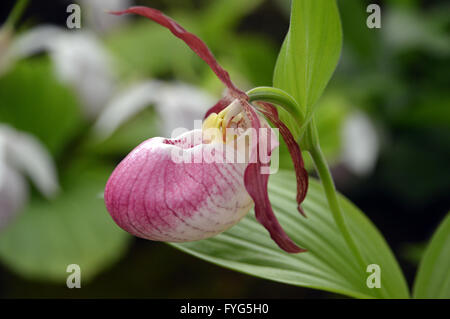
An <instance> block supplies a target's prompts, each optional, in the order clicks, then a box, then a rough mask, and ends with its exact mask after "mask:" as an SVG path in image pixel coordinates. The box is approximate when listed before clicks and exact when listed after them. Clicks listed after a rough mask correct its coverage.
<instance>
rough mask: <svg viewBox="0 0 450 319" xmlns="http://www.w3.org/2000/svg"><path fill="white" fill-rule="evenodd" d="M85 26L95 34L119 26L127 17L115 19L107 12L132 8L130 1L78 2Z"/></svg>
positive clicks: (98, 0)
mask: <svg viewBox="0 0 450 319" xmlns="http://www.w3.org/2000/svg"><path fill="white" fill-rule="evenodd" d="M78 3H79V4H80V6H81V11H82V13H83V18H84V19H85V21H86V22H87V26H88V27H89V28H91V29H93V30H95V31H96V32H101V33H103V32H106V31H109V30H111V29H114V28H115V27H117V26H119V25H121V24H122V23H123V22H124V21H126V20H128V17H125V16H124V17H117V16H112V15H110V14H107V13H106V12H107V11H120V10H125V9H127V8H128V7H131V6H132V4H133V3H132V1H130V0H78Z"/></svg>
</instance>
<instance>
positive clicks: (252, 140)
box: [104, 7, 308, 253]
mask: <svg viewBox="0 0 450 319" xmlns="http://www.w3.org/2000/svg"><path fill="white" fill-rule="evenodd" d="M112 13H113V14H116V15H122V14H127V13H134V14H138V15H142V16H144V17H147V18H149V19H151V20H153V21H155V22H157V23H159V24H160V25H162V26H164V27H166V28H168V29H169V30H170V31H171V32H172V33H173V34H174V35H175V36H176V37H178V38H180V39H181V40H183V41H184V42H185V43H186V44H187V45H188V46H189V47H190V48H191V49H192V50H193V51H194V52H195V53H196V54H197V55H198V56H199V57H200V58H202V59H203V60H204V61H205V62H206V63H207V64H208V65H209V66H210V68H211V69H212V70H213V72H214V73H215V74H216V75H217V77H218V78H219V79H220V80H221V81H222V82H223V83H224V84H225V86H226V87H227V89H228V90H227V94H226V95H225V96H224V97H223V98H222V99H220V100H219V101H218V102H217V103H216V104H215V105H214V106H213V107H212V108H211V109H210V110H209V111H208V112H207V113H206V116H205V120H204V122H203V126H202V129H201V130H193V131H188V132H185V133H184V134H182V135H180V136H178V137H176V138H171V139H169V138H163V137H155V138H150V139H148V140H146V141H144V142H143V143H141V144H140V145H139V146H137V147H136V148H135V149H134V150H133V151H132V152H131V153H130V154H128V155H127V156H126V157H125V159H123V160H122V162H121V163H120V164H119V165H118V166H117V167H116V168H115V170H114V171H113V173H112V175H111V176H110V178H109V180H108V182H107V184H106V188H105V193H104V199H105V204H106V208H107V210H108V211H109V213H110V214H111V216H112V218H113V219H114V221H115V222H116V223H117V224H118V225H119V226H120V227H121V228H123V229H124V230H126V231H128V232H129V233H131V234H133V235H135V236H138V237H141V238H145V239H150V240H155V241H168V242H186V241H193V240H200V239H204V238H209V237H212V236H214V235H216V234H219V233H221V232H223V231H225V230H226V229H228V228H230V227H231V226H233V225H234V224H236V223H237V222H239V220H241V219H242V218H243V217H244V216H245V215H246V214H247V213H248V212H249V210H250V209H251V208H252V207H253V206H254V211H255V216H256V219H257V220H258V221H259V222H260V223H261V224H262V225H263V226H264V227H265V228H266V229H267V230H268V232H269V233H270V236H271V237H272V239H273V240H274V241H275V242H276V243H277V244H278V246H279V247H280V248H282V249H283V250H285V251H286V252H289V253H298V252H303V251H305V249H303V248H300V247H299V246H297V244H295V243H294V242H293V241H292V240H291V239H290V238H289V237H288V235H287V234H286V233H285V232H284V230H283V228H282V227H281V225H280V224H279V222H278V221H277V219H276V217H275V214H274V212H273V210H272V207H271V204H270V200H269V195H268V190H267V184H268V179H269V174H268V171H269V170H268V168H269V167H268V166H269V164H270V163H269V162H270V157H271V154H272V151H273V150H274V149H275V148H276V147H277V146H278V141H277V139H276V137H277V136H276V134H275V131H274V130H273V129H272V128H271V127H270V126H269V124H268V123H267V122H266V120H265V119H264V118H263V116H265V117H266V118H268V119H269V120H270V121H271V122H272V124H273V125H274V126H276V127H277V128H278V129H279V131H280V133H281V135H282V137H283V138H284V140H285V142H286V144H287V145H288V147H289V151H290V154H291V157H292V159H293V161H294V167H295V173H296V176H297V202H298V210H299V211H300V212H301V213H302V214H303V215H304V212H303V210H302V208H301V207H300V204H301V203H302V201H303V200H304V198H305V196H306V191H307V188H308V177H307V172H306V170H305V169H304V165H303V159H302V156H301V151H300V148H299V145H298V144H297V143H296V141H295V139H294V138H293V136H292V134H291V132H290V131H289V129H288V128H287V126H286V125H285V124H283V122H282V121H281V120H280V119H279V117H278V113H277V109H276V108H275V107H274V106H273V105H272V104H270V103H266V102H259V103H255V105H252V104H250V103H249V97H248V96H247V94H246V93H245V92H243V91H241V90H240V89H238V88H237V87H236V86H235V85H234V84H233V82H232V81H231V79H230V76H229V74H228V72H227V71H225V70H224V69H223V68H222V67H221V66H220V65H219V64H218V62H217V61H216V60H215V58H214V56H213V54H212V53H211V51H210V50H209V49H208V47H207V46H206V45H205V43H203V42H202V41H201V40H200V39H199V38H198V37H197V36H195V35H194V34H192V33H190V32H188V31H186V30H185V29H184V28H183V27H181V26H180V25H179V24H178V23H177V22H175V21H174V20H172V19H171V18H169V17H167V16H165V15H164V14H163V13H161V12H160V11H158V10H155V9H151V8H147V7H131V8H129V9H127V10H125V11H120V12H112ZM267 131H268V133H267ZM211 132H212V133H211ZM230 132H231V133H230ZM265 132H266V134H264V133H265ZM230 150H231V151H232V152H231V153H232V154H233V159H234V160H231V161H230V160H229V154H230ZM233 151H234V152H233ZM264 153H265V154H266V155H267V156H265V157H264V156H262V155H263V154H264ZM174 154H178V155H177V156H174ZM236 155H237V158H241V159H243V160H242V161H236V160H235V159H236V157H235V156H236ZM180 158H190V159H191V161H187V162H186V161H180ZM192 159H193V160H192Z"/></svg>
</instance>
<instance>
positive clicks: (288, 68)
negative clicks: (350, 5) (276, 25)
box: [273, 0, 342, 120]
mask: <svg viewBox="0 0 450 319" xmlns="http://www.w3.org/2000/svg"><path fill="white" fill-rule="evenodd" d="M341 47H342V31H341V22H340V19H339V12H338V8H337V5H336V2H335V1H334V0H314V1H310V0H293V1H292V11H291V23H290V28H289V32H288V34H287V36H286V39H285V40H284V43H283V46H282V48H281V51H280V54H279V56H278V60H277V64H276V66H275V73H274V80H273V82H274V86H275V87H278V88H281V89H283V90H285V91H286V92H288V93H289V94H291V95H292V96H293V97H294V98H295V99H296V100H297V102H298V103H299V105H300V107H302V108H303V110H304V111H306V112H305V113H306V114H307V120H308V119H309V118H310V117H311V116H312V113H313V107H314V105H315V103H316V102H317V100H318V99H319V97H320V95H321V94H322V92H323V90H324V89H325V87H326V85H327V83H328V81H329V80H330V78H331V75H332V74H333V71H334V69H335V68H336V65H337V62H338V60H339V56H340V53H341Z"/></svg>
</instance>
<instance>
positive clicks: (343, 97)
mask: <svg viewBox="0 0 450 319" xmlns="http://www.w3.org/2000/svg"><path fill="white" fill-rule="evenodd" d="M13 2H14V1H2V2H1V3H0V8H1V10H0V21H3V20H4V19H5V18H6V16H7V15H8V13H9V10H10V9H11V8H12V5H13ZM71 2H72V1H62V0H58V1H51V2H50V1H31V3H30V5H29V7H28V9H27V10H26V13H25V15H24V17H23V18H22V19H21V24H20V26H19V28H18V33H19V34H20V33H21V32H25V31H26V30H28V29H30V28H33V27H35V26H38V25H41V24H54V25H58V26H61V27H65V22H66V18H67V13H66V7H67V5H68V4H69V3H71ZM92 2H95V0H92ZM214 2H215V1H210V0H189V1H186V0H153V1H150V0H149V1H135V2H134V3H135V4H142V5H148V6H152V7H155V8H158V9H162V10H164V11H165V12H167V13H169V14H171V15H173V16H175V17H177V18H178V19H179V20H180V21H181V22H182V23H183V24H185V25H186V26H188V27H191V28H192V29H193V30H194V31H195V32H197V33H198V34H199V35H200V36H201V37H202V38H204V39H205V41H206V42H207V43H208V45H210V46H211V47H212V49H213V51H214V52H215V53H216V55H217V56H218V58H219V60H221V61H223V64H224V65H225V67H226V68H229V69H230V73H232V74H237V75H236V76H235V77H236V78H237V79H238V80H237V81H238V82H239V81H240V82H241V83H242V84H243V85H244V86H248V87H249V88H250V87H253V86H257V85H271V77H272V70H273V67H274V64H275V60H276V56H277V51H278V48H279V47H280V45H281V43H282V41H283V38H284V36H285V34H286V32H287V29H288V24H289V3H288V1H287V0H286V1H283V0H279V1H277V0H261V1H250V2H251V3H252V4H251V5H244V6H245V7H246V8H245V10H244V9H243V10H237V11H236V12H235V14H233V12H226V11H223V12H222V11H221V10H222V9H221V8H220V6H221V4H219V2H220V3H223V2H224V1H217V3H218V4H217V5H216V8H215V5H214ZM235 2H236V1H235ZM369 3H378V4H380V6H381V8H382V28H381V29H368V28H367V27H366V25H365V19H366V17H367V13H366V11H365V8H366V6H367V5H368V4H369ZM338 4H339V8H340V11H341V18H342V24H343V30H344V48H343V54H342V58H341V61H340V64H339V66H338V69H337V71H336V73H335V75H334V77H333V79H332V81H331V82H330V84H329V87H328V88H327V93H326V94H325V96H324V97H323V98H322V99H321V101H320V102H319V103H322V104H323V106H322V105H321V106H320V107H319V110H318V115H317V117H318V118H319V117H320V116H321V115H323V121H322V122H323V123H321V120H320V119H319V126H320V127H319V130H320V136H321V138H322V141H323V143H324V144H326V145H324V148H325V150H326V153H327V157H328V158H329V160H330V162H332V163H333V174H334V176H335V178H336V183H337V187H338V189H339V190H340V191H341V192H342V193H343V194H344V195H346V196H347V197H348V198H349V199H350V200H351V201H353V202H354V203H355V204H356V205H357V206H358V207H359V208H360V209H361V210H362V211H363V212H364V213H365V214H366V215H367V216H368V217H369V218H370V219H371V220H372V221H373V223H374V224H375V225H376V226H377V227H378V229H379V230H380V231H381V233H382V234H383V235H384V236H385V238H386V240H387V242H388V243H389V245H390V246H391V248H392V249H393V251H394V254H395V255H396V256H397V258H398V260H399V262H400V265H401V268H402V269H403V271H404V272H405V275H406V278H407V280H408V282H409V284H410V285H411V283H412V281H413V279H414V276H415V272H416V270H417V265H418V262H419V260H420V256H421V254H422V253H423V249H424V247H425V245H426V243H427V241H428V239H429V238H430V236H431V234H432V233H433V231H434V230H435V228H436V227H437V225H438V224H439V222H440V221H441V220H442V219H443V217H444V215H445V214H446V213H447V212H448V210H449V207H450V196H449V194H450V167H449V163H450V91H449V88H450V81H449V74H450V41H449V40H450V39H449V34H450V5H449V3H448V1H444V0H442V1H439V0H434V1H429V0H427V1H425V0H422V1H419V0H416V1H414V0H410V1H408V0H403V1H400V0H398V1H395V0H391V1H359V0H339V1H338ZM81 7H82V10H83V2H81ZM223 8H227V6H225V5H224V6H223ZM222 14H223V16H224V21H216V20H220V19H219V18H218V17H221V16H222ZM208 17H209V19H208ZM225 19H228V20H226V21H225ZM82 21H83V28H82V29H84V28H88V27H92V29H93V30H95V32H97V35H98V38H99V39H100V41H102V43H103V44H104V46H105V47H106V48H107V49H108V50H110V52H112V55H113V56H114V57H115V58H116V59H117V60H120V61H122V62H123V63H119V66H118V67H117V69H116V70H117V71H116V74H118V75H119V76H118V77H120V78H121V79H134V78H139V77H151V78H159V79H165V80H173V79H176V80H179V81H184V82H187V83H191V84H193V85H196V86H199V87H203V88H205V90H207V91H208V92H213V93H214V94H216V95H217V94H220V87H219V84H217V83H215V82H214V80H213V79H211V78H212V76H211V75H210V74H209V75H208V70H207V69H205V68H204V66H203V65H202V64H201V62H200V61H196V60H195V58H194V57H193V56H192V55H190V53H187V51H182V53H180V54H181V55H182V57H181V58H180V59H184V58H185V57H186V56H187V57H186V58H185V60H183V61H186V64H188V65H187V66H186V67H185V69H183V67H182V68H177V67H173V65H171V63H169V62H167V63H166V61H162V62H161V65H157V66H155V65H154V64H155V63H150V62H149V63H146V64H141V62H142V61H144V62H145V60H146V59H152V58H151V57H148V51H147V50H146V48H148V47H149V46H150V47H151V45H152V43H148V42H146V43H142V42H145V41H146V31H144V30H146V29H145V28H146V27H145V26H143V25H144V24H143V23H142V20H139V19H134V18H131V19H129V20H128V21H126V22H125V23H123V24H120V25H114V26H113V27H111V29H109V27H107V28H103V27H101V28H97V29H96V26H92V25H91V26H85V24H84V23H85V21H88V18H86V17H85V16H83V20H82ZM214 21H216V23H215V22H214ZM215 26H216V28H215ZM226 28H228V29H226ZM149 30H154V29H153V27H152V28H151V29H149ZM72 32H77V31H72ZM149 37H151V35H149ZM167 37H169V36H168V34H167ZM152 39H153V38H152ZM141 40H142V41H141ZM153 43H154V42H153ZM133 45H135V47H133ZM170 45H172V42H170ZM156 46H157V47H156V48H154V50H159V49H158V48H161V51H163V50H164V48H167V46H168V45H167V44H165V43H162V44H159V43H158V44H156ZM176 48H178V47H176ZM159 54H160V55H164V53H163V52H159ZM45 55H46V53H45V52H40V53H39V54H37V55H35V56H33V57H30V58H29V59H35V60H36V59H43V58H45ZM170 55H171V57H173V55H175V56H176V54H170ZM43 56H44V57H43ZM175 58H177V57H175ZM124 61H125V62H124ZM165 63H166V64H167V65H166V64H165ZM156 64H158V63H156ZM137 73H139V74H137ZM2 83H4V82H0V98H1V92H2V89H1V85H2ZM24 94H25V92H24ZM26 94H32V93H31V92H30V93H28V92H27V93H26ZM0 107H3V106H0ZM352 114H363V116H364V118H365V119H367V120H368V121H369V123H370V127H371V130H372V131H371V132H372V134H374V135H375V137H376V142H375V145H376V152H373V153H374V154H373V156H372V157H373V158H371V159H369V161H372V162H373V163H374V164H373V165H372V166H370V165H368V166H369V168H367V169H365V170H363V171H361V170H359V171H355V170H352V168H351V165H349V164H348V163H346V162H345V160H344V159H345V157H342V152H343V149H344V148H345V147H348V145H349V144H348V143H350V146H351V145H352V144H351V143H352V140H351V139H350V140H348V141H347V140H344V139H343V138H342V134H341V132H342V130H344V126H345V125H347V124H346V123H347V122H346V119H347V118H348V117H350V116H351V115H352ZM334 115H335V116H334ZM2 116H3V117H2ZM2 121H4V122H7V123H8V116H6V115H4V113H3V112H1V111H0V122H2ZM86 123H88V121H87V122H86ZM86 123H84V124H79V128H78V129H75V130H74V132H75V133H74V134H72V137H71V139H70V142H69V143H68V144H67V145H65V146H64V147H63V148H62V149H64V150H63V151H59V152H55V153H53V154H54V158H55V161H56V165H57V166H58V170H62V169H63V167H64V161H65V159H66V158H68V157H70V156H69V155H68V154H72V153H71V152H68V151H67V150H68V149H72V147H73V145H77V143H78V144H79V141H80V139H81V137H82V136H83V134H80V131H83V129H82V128H83V127H85V126H86V125H87V124H86ZM80 136H81V137H80ZM135 139H137V140H139V138H135ZM133 143H136V140H133V139H132V140H130V141H129V143H128V144H127V145H128V146H130V145H133ZM355 143H356V142H355ZM136 144H137V143H136ZM346 145H347V146H346ZM355 145H357V144H355ZM105 148H107V147H106V146H105ZM126 149H127V148H126V147H125V149H121V150H120V151H117V149H114V151H111V150H110V149H108V150H107V151H102V150H100V151H97V154H96V158H99V159H100V160H101V161H102V162H104V161H109V162H110V163H112V162H117V161H119V160H120V159H121V158H122V157H123V155H124V154H126V152H125V150H126ZM73 152H75V153H77V154H80V152H81V154H83V153H82V152H83V151H73ZM91 154H92V153H91ZM282 163H284V162H283V160H282ZM283 165H285V166H287V167H288V166H289V164H283ZM32 193H33V194H32V197H33V196H34V197H36V196H39V195H36V194H35V193H37V192H36V190H35V189H32ZM103 268H104V270H103V271H101V272H99V273H98V274H97V275H96V276H94V277H93V279H92V280H91V281H90V282H88V283H83V289H72V290H69V289H67V287H66V286H65V283H64V282H61V283H49V281H48V280H42V279H39V278H30V277H29V276H22V275H21V274H20V272H17V271H14V269H11V267H9V266H7V265H5V264H2V263H1V260H0V297H7V298H17V297H83V298H90V297H117V298H129V297H130V298H139V297H171V298H187V297H189V298H196V297H198V298H216V297H217V298H329V297H335V296H337V295H332V294H330V293H326V292H321V291H316V290H312V289H306V288H301V287H293V286H288V285H284V284H279V283H274V282H270V281H267V280H263V279H259V278H253V277H250V276H247V275H243V274H239V273H237V272H233V271H230V270H227V269H224V268H221V267H218V266H215V265H212V264H210V263H206V262H204V261H201V260H199V259H197V258H194V257H192V256H189V255H187V254H184V253H182V252H180V251H177V250H176V249H174V248H172V247H170V246H168V245H165V244H162V243H156V242H150V241H144V240H140V239H136V238H133V239H131V241H130V243H129V247H128V248H127V249H126V250H124V251H123V253H122V254H121V255H120V256H119V257H117V261H116V262H112V263H110V264H109V265H107V266H104V267H103ZM112 283H113V284H112Z"/></svg>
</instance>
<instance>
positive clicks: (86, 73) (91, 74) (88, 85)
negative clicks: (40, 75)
mask: <svg viewBox="0 0 450 319" xmlns="http://www.w3.org/2000/svg"><path fill="white" fill-rule="evenodd" d="M11 50H12V55H13V56H14V57H16V58H26V57H29V56H31V55H33V54H36V53H39V52H41V51H47V52H48V53H49V55H50V56H51V58H52V60H53V63H54V65H55V71H56V74H57V76H58V77H59V79H60V80H61V81H62V82H63V83H66V84H68V85H69V86H71V87H72V88H73V89H74V90H75V91H76V92H77V94H78V96H79V98H80V99H81V102H82V105H83V110H84V113H85V114H86V116H87V117H88V118H94V117H95V116H96V115H97V114H98V113H99V112H100V110H101V108H102V107H103V106H104V105H105V104H106V103H107V101H108V100H109V98H110V97H111V95H112V94H113V92H114V90H115V80H114V76H113V73H112V69H111V65H110V64H111V61H110V57H109V55H108V53H107V52H106V51H105V50H104V48H103V47H102V45H101V43H100V41H99V40H98V39H97V37H96V36H95V35H94V34H93V33H90V32H87V31H76V32H72V31H67V30H65V29H62V28H59V27H55V26H40V27H36V28H34V29H31V30H30V31H27V32H25V33H24V34H21V35H19V36H17V37H16V39H15V41H14V42H13V44H12V48H11Z"/></svg>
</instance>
